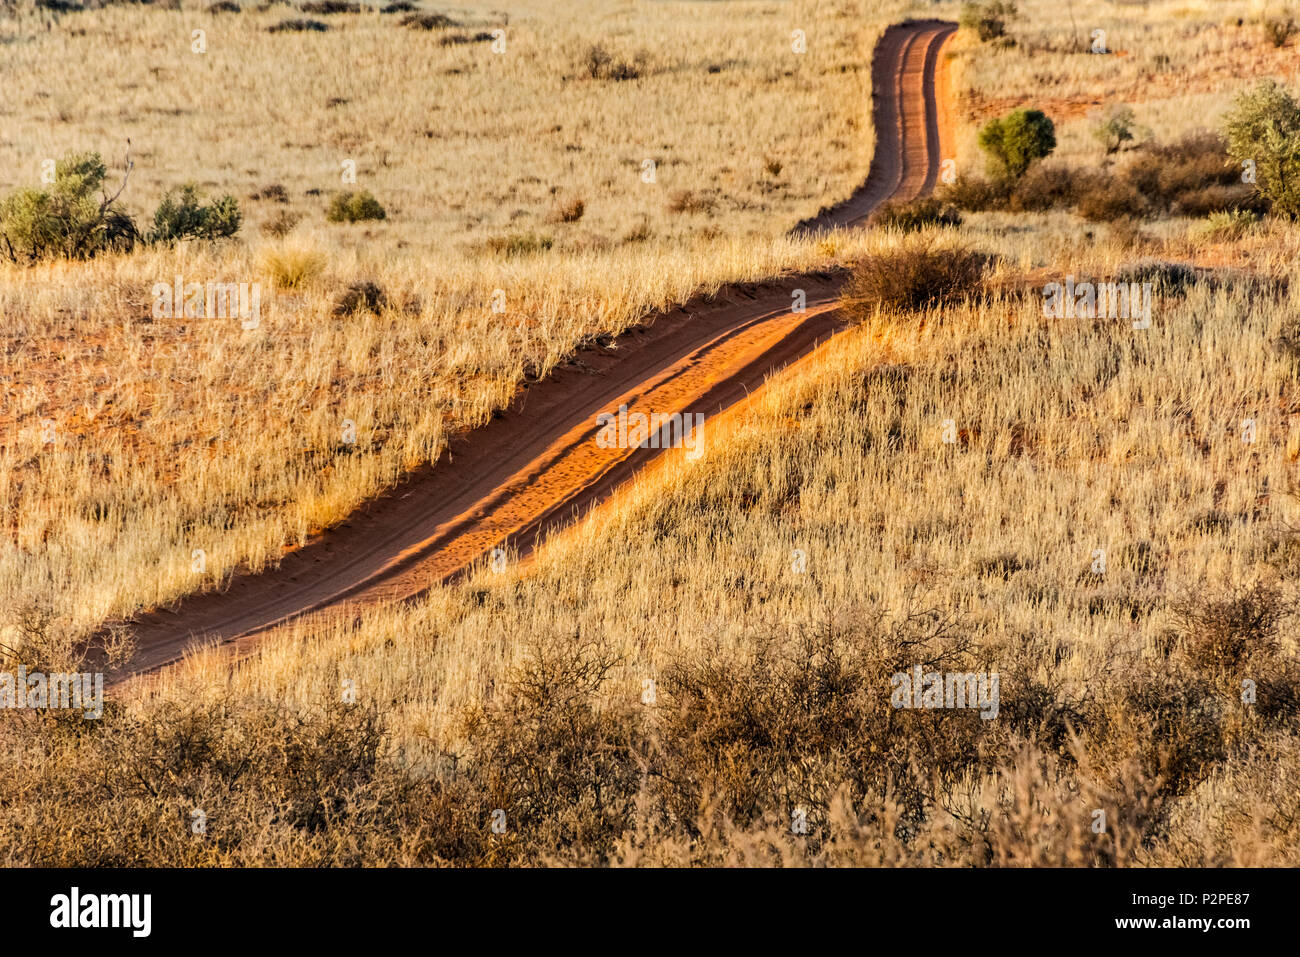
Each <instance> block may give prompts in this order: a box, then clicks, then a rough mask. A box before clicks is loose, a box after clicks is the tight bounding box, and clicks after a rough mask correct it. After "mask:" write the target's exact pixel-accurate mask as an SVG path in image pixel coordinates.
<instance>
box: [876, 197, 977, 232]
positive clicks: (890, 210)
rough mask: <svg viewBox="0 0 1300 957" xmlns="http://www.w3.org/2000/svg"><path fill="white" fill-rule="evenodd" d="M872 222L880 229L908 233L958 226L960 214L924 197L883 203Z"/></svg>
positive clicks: (946, 205) (932, 198)
mask: <svg viewBox="0 0 1300 957" xmlns="http://www.w3.org/2000/svg"><path fill="white" fill-rule="evenodd" d="M872 222H873V223H874V224H875V225H876V226H878V227H881V228H882V229H897V230H899V231H900V232H905V233H910V232H916V231H917V230H920V229H926V228H927V227H931V226H960V225H961V214H960V213H959V212H957V210H956V208H954V207H953V206H951V205H949V204H947V203H944V202H943V201H942V200H940V199H937V198H935V197H933V196H926V197H923V198H921V199H914V200H912V201H911V202H901V201H895V202H888V203H885V204H883V205H882V206H881V207H880V208H879V209H878V210H877V211H876V213H875V215H874V216H873V217H872Z"/></svg>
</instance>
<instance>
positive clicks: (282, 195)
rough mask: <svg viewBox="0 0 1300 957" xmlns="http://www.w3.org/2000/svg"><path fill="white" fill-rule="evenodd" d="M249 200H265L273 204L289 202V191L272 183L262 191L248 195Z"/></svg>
mask: <svg viewBox="0 0 1300 957" xmlns="http://www.w3.org/2000/svg"><path fill="white" fill-rule="evenodd" d="M248 198H249V199H264V200H267V201H269V202H273V203H287V202H289V191H288V190H287V189H285V188H284V187H283V186H282V185H280V184H279V183H271V184H270V185H269V186H264V187H263V188H262V189H259V190H257V191H256V192H252V193H249V194H248Z"/></svg>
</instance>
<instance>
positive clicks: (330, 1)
mask: <svg viewBox="0 0 1300 957" xmlns="http://www.w3.org/2000/svg"><path fill="white" fill-rule="evenodd" d="M298 9H299V10H301V11H302V12H303V13H315V14H321V15H328V14H332V13H360V12H361V4H359V3H349V2H347V0H307V2H306V3H300V4H299V5H298Z"/></svg>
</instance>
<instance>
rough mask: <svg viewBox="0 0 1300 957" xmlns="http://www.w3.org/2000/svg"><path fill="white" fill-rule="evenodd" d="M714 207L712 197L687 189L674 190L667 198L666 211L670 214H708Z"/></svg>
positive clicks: (714, 203)
mask: <svg viewBox="0 0 1300 957" xmlns="http://www.w3.org/2000/svg"><path fill="white" fill-rule="evenodd" d="M715 205H716V202H715V201H714V199H713V197H711V196H706V195H705V194H703V193H697V192H695V191H694V190H689V189H679V190H676V191H675V192H673V193H672V194H671V195H670V196H669V197H668V211H669V212H672V213H708V212H712V211H713V207H714V206H715Z"/></svg>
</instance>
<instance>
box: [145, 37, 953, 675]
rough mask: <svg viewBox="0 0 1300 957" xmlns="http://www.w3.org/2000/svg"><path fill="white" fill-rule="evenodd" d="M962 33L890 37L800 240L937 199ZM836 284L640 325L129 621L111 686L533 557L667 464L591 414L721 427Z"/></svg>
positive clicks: (820, 281)
mask: <svg viewBox="0 0 1300 957" xmlns="http://www.w3.org/2000/svg"><path fill="white" fill-rule="evenodd" d="M955 30H956V24H952V23H946V22H943V21H934V20H931V21H921V22H912V23H906V24H900V25H896V26H893V27H890V28H889V29H888V30H887V31H886V32H885V34H884V36H883V37H882V38H881V39H880V42H879V43H878V44H877V46H876V50H875V54H874V57H873V61H872V80H873V85H874V89H875V93H874V96H873V120H874V124H875V130H876V148H875V155H874V158H873V160H872V163H871V170H870V173H869V175H868V177H867V181H866V183H865V184H864V185H863V186H862V188H861V189H859V190H858V191H857V192H856V193H855V194H854V195H853V196H852V197H850V198H849V199H848V200H846V201H845V202H844V203H841V204H839V205H838V206H836V207H834V208H831V209H828V210H826V211H824V212H823V213H821V214H819V215H818V216H817V217H815V218H813V219H811V220H809V221H807V222H805V223H802V224H800V225H799V226H798V227H796V229H798V230H800V231H803V232H812V231H816V230H819V229H824V228H828V227H832V226H851V225H856V224H860V223H862V222H864V221H865V220H866V218H867V217H868V216H869V215H870V213H871V212H872V211H873V210H874V209H875V208H876V207H877V206H878V205H879V204H880V203H881V202H883V201H884V200H886V199H890V198H899V199H911V198H914V197H916V196H918V195H922V194H923V193H925V192H927V191H929V190H930V189H932V188H933V187H934V184H935V182H936V180H937V178H938V174H939V167H940V162H941V160H942V159H943V158H945V157H946V156H949V155H951V153H950V151H951V148H952V138H951V133H950V131H951V122H950V119H949V114H948V109H949V106H948V102H947V95H946V92H945V91H944V90H943V89H942V87H943V84H944V76H945V71H944V70H943V68H942V65H941V58H940V50H941V48H942V46H943V44H944V43H945V42H946V41H947V40H948V38H949V37H950V36H951V35H952V33H953V32H954V31H955ZM936 88H939V90H938V92H936ZM842 280H843V276H842V275H838V274H836V275H832V274H811V275H803V276H796V277H791V278H789V279H783V280H780V281H773V282H767V283H761V284H751V285H746V286H731V287H728V288H727V289H724V290H723V291H722V292H721V293H719V294H718V295H717V296H714V297H712V298H711V299H700V300H693V301H692V302H690V303H687V304H686V305H685V306H683V307H681V308H678V309H675V310H673V311H671V312H668V313H665V314H660V315H656V316H653V317H651V318H649V319H647V321H646V322H645V323H644V324H642V325H641V326H638V327H637V328H635V329H632V330H630V331H628V332H627V333H625V334H624V335H623V336H621V337H620V338H619V339H618V341H617V342H616V343H614V344H613V345H612V346H611V347H610V348H595V347H593V348H590V349H586V350H583V351H581V352H579V353H578V354H577V355H575V356H574V357H573V358H572V359H570V360H569V361H568V362H566V363H564V364H563V365H561V366H560V367H559V368H558V369H556V371H555V372H554V373H553V374H552V375H551V376H549V377H548V378H547V379H545V380H543V381H541V382H535V383H532V384H530V385H525V386H523V387H521V389H520V391H519V393H518V394H517V396H516V398H515V400H514V401H513V403H512V404H511V406H510V408H508V409H506V410H504V411H503V412H502V413H500V414H499V415H498V416H496V417H495V418H494V419H493V420H492V421H491V422H489V423H488V424H487V425H485V426H483V427H482V428H479V429H475V430H473V431H472V432H467V433H465V434H462V435H460V436H457V437H456V438H454V439H453V440H452V442H451V447H450V448H449V449H448V451H447V452H446V453H444V454H443V456H442V457H441V458H440V459H439V461H438V462H437V463H436V464H435V465H433V466H430V467H426V468H423V469H419V470H417V471H415V472H413V473H412V474H410V475H408V476H407V477H406V478H405V479H404V480H403V481H402V482H401V483H400V484H399V485H397V486H396V487H395V488H393V489H391V490H389V491H388V492H385V493H384V494H383V495H381V496H379V497H378V498H376V499H374V500H373V501H371V502H369V503H367V504H366V505H365V506H363V507H362V508H360V509H358V510H357V511H356V512H355V513H354V514H352V515H351V516H349V517H348V518H347V519H346V520H345V521H343V522H342V523H340V524H338V525H336V526H334V527H333V528H330V529H328V530H327V531H325V532H323V533H322V534H320V535H319V536H316V537H315V538H314V539H313V540H312V541H310V542H308V543H307V544H306V545H304V546H303V547H302V548H299V549H297V550H295V551H293V552H290V553H289V554H287V555H285V556H284V558H283V559H282V560H281V562H280V563H279V565H278V566H276V567H275V568H272V569H269V570H267V571H265V572H262V573H260V574H256V575H254V574H238V575H235V576H234V577H233V578H232V579H231V580H230V581H229V582H228V583H227V584H226V585H225V586H224V587H222V588H221V589H219V590H213V591H209V592H205V593H201V594H196V595H192V596H189V597H186V598H184V599H183V600H181V601H180V602H178V603H176V604H175V605H174V606H173V607H172V608H169V609H158V610H154V611H150V612H147V613H144V614H141V615H140V616H138V617H137V618H136V619H134V620H133V621H132V622H131V623H130V626H131V630H132V631H133V632H134V634H135V638H136V642H137V651H136V655H135V658H134V660H133V661H132V662H131V663H130V666H129V670H128V672H127V673H125V674H123V675H121V676H119V680H120V679H121V678H125V677H128V676H129V675H135V674H142V673H147V672H151V671H156V670H157V669H159V668H161V667H164V666H165V665H167V664H170V663H172V662H175V661H177V660H179V659H180V658H181V657H182V656H183V655H184V653H185V651H186V650H187V648H189V647H190V646H191V645H193V644H196V643H203V644H207V643H213V642H219V643H223V644H225V643H229V644H231V646H232V650H236V651H243V650H247V649H248V648H250V647H252V646H253V645H254V644H255V643H256V642H257V641H259V640H261V639H262V638H263V637H265V636H266V635H267V634H268V633H269V632H270V631H271V630H272V629H274V628H275V627H276V626H278V625H282V624H284V623H286V622H288V621H291V620H294V619H298V618H301V617H303V616H305V615H310V614H315V613H319V614H347V613H349V612H355V611H356V610H357V609H359V608H361V607H363V606H366V605H373V604H375V603H383V602H392V601H400V600H405V599H410V598H412V597H415V596H417V595H419V594H421V593H423V592H425V591H427V590H428V589H430V588H432V587H436V586H438V585H439V584H441V583H443V582H446V581H449V580H451V579H453V578H455V577H456V576H457V575H458V574H460V573H461V572H463V571H464V570H465V569H466V568H467V567H468V566H469V565H470V564H471V563H473V562H475V561H476V560H478V559H481V558H483V557H484V556H485V555H486V554H487V553H489V552H490V551H491V550H492V549H493V548H495V547H498V546H505V547H507V548H510V549H513V550H515V551H517V552H520V553H525V554H526V553H527V552H529V551H530V550H531V548H532V547H533V545H534V543H535V542H537V541H538V540H539V539H541V538H544V537H545V536H546V535H548V534H549V533H551V532H553V531H556V530H558V529H560V528H563V527H564V526H566V525H569V524H571V523H572V522H573V520H574V519H575V518H576V517H577V516H579V515H580V514H582V513H584V512H586V511H588V510H589V509H590V508H591V507H592V506H594V505H596V504H598V503H599V502H601V501H604V500H605V499H607V498H608V497H609V496H610V495H611V494H612V493H613V492H614V490H615V489H616V488H617V487H618V486H619V485H621V484H622V483H624V482H626V481H627V480H628V479H629V478H631V477H632V476H633V475H635V474H636V473H637V472H638V471H639V470H641V469H643V468H644V467H645V466H646V465H647V464H648V463H649V462H650V461H651V460H652V459H654V458H655V457H656V456H658V455H660V454H661V453H660V450H657V449H649V448H646V449H642V448H634V449H618V448H609V449H602V448H600V447H599V445H598V443H597V442H596V440H595V439H596V434H597V432H598V431H599V428H598V426H597V424H596V417H597V415H598V414H600V413H602V412H611V411H616V410H617V409H618V408H619V407H620V406H621V405H624V404H626V405H627V406H628V408H629V411H630V412H636V411H638V410H639V411H643V412H646V413H649V412H651V411H653V412H656V413H673V412H689V413H703V414H705V415H706V416H708V417H712V416H715V415H716V414H718V413H720V412H722V411H723V410H726V409H728V408H730V407H732V406H735V405H736V404H737V403H739V402H740V401H741V400H742V399H744V398H746V396H748V395H749V394H750V393H751V392H753V391H755V390H758V389H760V388H761V387H762V385H763V383H764V382H765V381H766V379H767V378H768V377H769V376H771V375H772V374H773V373H774V372H776V371H777V370H779V369H781V368H783V367H785V366H787V365H789V364H790V363H792V362H794V361H796V360H797V359H799V358H801V357H803V356H806V355H807V354H808V353H810V352H811V351H812V350H813V349H814V348H815V347H816V346H817V345H818V343H820V342H822V341H824V340H826V339H828V338H829V337H830V336H832V335H833V334H834V333H836V332H838V331H840V330H841V329H842V328H843V325H844V323H843V320H842V318H841V317H840V316H839V314H838V313H837V312H836V311H835V309H834V303H835V301H836V299H837V297H838V292H839V287H840V285H841V282H842ZM796 289H802V290H804V291H805V294H806V296H807V305H808V308H807V311H806V312H803V313H793V312H791V303H792V295H793V291H794V290H796ZM705 435H706V436H707V435H708V432H707V430H706V432H705ZM705 453H706V454H707V445H706V446H705Z"/></svg>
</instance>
